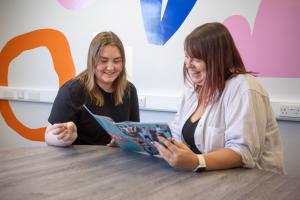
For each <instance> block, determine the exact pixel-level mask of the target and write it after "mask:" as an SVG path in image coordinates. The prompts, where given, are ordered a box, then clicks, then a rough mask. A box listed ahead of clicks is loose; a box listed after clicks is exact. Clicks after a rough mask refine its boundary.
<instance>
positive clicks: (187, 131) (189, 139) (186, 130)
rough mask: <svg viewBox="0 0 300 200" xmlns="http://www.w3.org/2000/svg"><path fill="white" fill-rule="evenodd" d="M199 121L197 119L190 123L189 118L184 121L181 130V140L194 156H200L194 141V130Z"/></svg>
mask: <svg viewBox="0 0 300 200" xmlns="http://www.w3.org/2000/svg"><path fill="white" fill-rule="evenodd" d="M199 120H200V119H198V120H197V121H195V122H192V121H191V117H190V118H189V119H188V120H186V122H185V124H184V126H183V128H182V136H183V139H184V140H185V142H186V144H187V145H188V146H189V147H190V149H191V150H192V151H193V152H194V153H196V154H201V152H200V151H199V149H198V148H197V147H196V145H195V139H194V135H195V130H196V127H197V124H198V122H199Z"/></svg>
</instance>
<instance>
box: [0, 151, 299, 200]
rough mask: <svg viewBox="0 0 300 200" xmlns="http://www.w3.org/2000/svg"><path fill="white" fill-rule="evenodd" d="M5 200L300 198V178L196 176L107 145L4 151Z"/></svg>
mask: <svg viewBox="0 0 300 200" xmlns="http://www.w3.org/2000/svg"><path fill="white" fill-rule="evenodd" d="M0 199H1V200H6V199H8V200H17V199H20V200H24V199H26V200H33V199H55V200H58V199H130V200H133V199H157V200H160V199H172V200H177V199H184V200H190V199H205V200H207V199H230V200H232V199H255V200H257V199H289V200H290V199H300V179H297V178H291V177H288V176H283V175H278V174H274V173H271V172H265V171H261V170H256V169H251V170H249V169H233V170H221V171H214V172H203V173H193V172H186V171H182V170H178V169H177V170H176V169H174V168H172V167H170V166H169V165H168V164H167V163H166V162H165V161H164V160H162V159H159V158H156V157H151V156H146V155H141V154H137V153H131V152H124V151H122V150H121V149H119V148H109V147H105V146H73V147H69V148H59V147H50V146H44V147H27V148H25V147H24V148H15V149H1V150H0Z"/></svg>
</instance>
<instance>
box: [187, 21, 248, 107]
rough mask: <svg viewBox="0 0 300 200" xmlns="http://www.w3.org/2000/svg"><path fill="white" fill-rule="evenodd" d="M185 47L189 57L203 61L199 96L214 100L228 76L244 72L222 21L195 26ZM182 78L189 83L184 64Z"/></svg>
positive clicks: (196, 87) (196, 88)
mask: <svg viewBox="0 0 300 200" xmlns="http://www.w3.org/2000/svg"><path fill="white" fill-rule="evenodd" d="M184 49H185V52H186V54H187V55H188V56H189V57H191V58H197V59H200V60H203V61H204V62H205V64H206V79H205V82H204V84H203V86H202V87H199V86H195V85H194V87H195V90H196V91H197V92H198V93H199V99H200V100H205V102H204V103H207V102H208V101H212V100H216V99H217V98H219V97H220V95H221V94H222V92H223V90H224V88H225V83H226V81H227V80H228V79H230V78H231V77H233V76H236V75H238V74H245V73H249V72H247V71H246V69H245V66H244V63H243V61H242V58H241V56H240V54H239V52H238V50H237V48H236V46H235V44H234V41H233V38H232V36H231V34H230V32H229V31H228V29H227V28H226V27H225V26H224V25H223V24H221V23H218V22H215V23H207V24H204V25H202V26H199V27H197V28H196V29H195V30H193V31H192V32H191V33H190V34H189V35H188V36H187V37H186V39H185V42H184ZM183 76H184V81H185V83H186V81H189V82H190V83H192V81H191V79H190V77H189V74H188V71H187V69H186V67H185V66H184V67H183Z"/></svg>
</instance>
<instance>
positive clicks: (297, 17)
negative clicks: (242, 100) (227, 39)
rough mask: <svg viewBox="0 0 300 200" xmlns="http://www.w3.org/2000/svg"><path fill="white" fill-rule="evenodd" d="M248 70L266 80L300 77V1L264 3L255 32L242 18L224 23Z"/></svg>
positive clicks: (276, 0) (271, 0)
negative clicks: (267, 78) (270, 78)
mask: <svg viewBox="0 0 300 200" xmlns="http://www.w3.org/2000/svg"><path fill="white" fill-rule="evenodd" d="M224 24H225V25H226V26H227V27H228V29H229V30H230V32H231V33H232V36H233V37H234V40H235V42H236V45H237V47H238V49H239V50H240V53H241V55H242V57H243V60H244V62H245V65H246V67H247V70H249V71H255V72H258V73H259V74H258V75H259V76H263V77H289V78H300V1H299V0H262V1H261V4H260V7H259V9H258V13H257V16H256V20H255V24H254V27H253V33H252V35H251V30H250V26H249V23H248V21H247V20H246V19H245V18H244V17H242V16H231V17H229V18H227V19H226V20H225V21H224Z"/></svg>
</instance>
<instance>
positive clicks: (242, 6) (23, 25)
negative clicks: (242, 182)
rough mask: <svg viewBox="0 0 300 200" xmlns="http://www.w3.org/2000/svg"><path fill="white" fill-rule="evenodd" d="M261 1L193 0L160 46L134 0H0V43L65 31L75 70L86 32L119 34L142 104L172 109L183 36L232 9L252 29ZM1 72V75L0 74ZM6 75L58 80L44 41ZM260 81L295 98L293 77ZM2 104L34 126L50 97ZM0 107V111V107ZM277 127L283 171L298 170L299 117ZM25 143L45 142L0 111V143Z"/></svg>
mask: <svg viewBox="0 0 300 200" xmlns="http://www.w3.org/2000/svg"><path fill="white" fill-rule="evenodd" d="M267 1H269V2H270V0H261V1H260V0H251V1H249V0H222V1H220V0H210V1H204V0H198V1H197V2H196V4H195V5H194V7H193V9H192V10H191V12H190V14H189V15H188V16H187V18H186V19H185V21H184V22H183V24H182V25H181V27H180V28H179V29H178V30H177V31H176V32H175V34H174V35H173V36H172V37H171V39H170V40H169V41H168V42H167V43H166V44H165V45H162V46H159V45H153V44H149V42H148V41H147V37H146V34H145V29H144V24H143V19H142V13H141V5H140V1H139V0H128V1H121V0H110V1H107V0H97V1H96V0H95V1H92V0H90V1H86V2H89V4H88V5H86V6H85V7H83V8H78V9H76V10H70V9H66V8H64V7H63V6H62V5H61V4H60V3H59V1H56V0H51V1H50V0H48V1H40V0H26V1H19V0H3V1H1V2H0V26H1V37H0V49H2V48H3V47H4V46H5V45H6V44H7V42H8V41H10V40H11V39H13V38H14V37H16V36H18V35H21V34H24V33H27V32H31V31H34V30H37V29H44V28H51V29H55V30H58V31H60V32H62V33H63V34H64V35H65V37H66V39H67V41H68V43H69V45H70V51H71V54H72V59H73V61H74V64H75V68H76V73H79V72H80V71H82V70H83V69H84V68H85V63H86V56H87V50H88V46H89V43H90V41H91V39H92V36H93V34H94V33H95V32H101V31H106V30H112V31H114V32H115V33H117V34H118V35H119V36H120V38H121V39H122V41H123V43H124V45H125V46H126V47H127V56H128V59H129V63H128V66H127V68H128V72H129V76H130V80H131V81H132V82H133V83H134V84H135V85H136V87H137V89H138V92H139V93H140V94H141V95H142V96H143V95H144V96H146V105H147V106H149V108H151V109H156V108H158V109H161V110H164V109H165V110H174V108H175V107H176V98H178V96H180V94H181V91H182V88H183V83H182V64H183V58H184V54H183V47H182V46H183V41H184V38H185V36H186V35H187V34H188V33H189V32H190V31H191V30H193V29H194V28H195V27H196V26H198V25H200V24H203V23H205V22H209V21H220V22H223V21H224V20H225V19H227V18H228V17H230V16H232V15H242V16H244V17H245V19H247V20H248V22H249V24H250V27H251V28H253V27H254V24H255V20H256V16H257V12H258V8H259V5H260V3H261V2H267ZM65 2H66V1H65ZM74 2H75V1H74ZM277 2H284V1H277ZM288 2H293V4H294V5H295V6H298V5H299V3H297V2H298V1H297V0H288ZM163 3H164V5H165V4H166V3H167V1H165V0H163ZM298 7H299V6H298ZM162 13H163V11H162ZM270 36H272V34H270ZM295 42H296V41H295ZM298 52H300V51H298ZM129 53H130V54H129ZM283 67H285V66H283ZM1 70H3V65H2V63H0V71H1ZM270 70H272V69H271V68H270ZM1 73H2V71H1ZM1 73H0V77H1V76H2V75H3V74H2V75H1ZM5 78H7V79H8V86H9V87H12V88H25V89H26V88H29V89H36V90H38V91H43V90H57V89H58V86H59V84H58V78H57V74H56V73H55V71H54V68H53V61H52V58H51V56H50V54H49V51H48V50H47V49H46V48H45V47H40V48H35V49H31V50H27V51H24V52H23V53H22V54H20V55H19V56H18V57H16V58H15V59H13V61H12V62H11V63H10V65H9V71H8V77H5ZM260 81H261V82H262V84H263V85H264V86H265V87H266V89H267V90H268V92H269V93H270V97H271V99H272V100H274V101H275V102H281V101H284V102H296V103H299V102H300V88H299V85H300V78H299V77H294V78H291V77H289V78H288V77H286V78H278V77H268V78H267V77H261V78H260ZM0 86H3V85H0ZM153 96H154V97H156V96H158V97H160V96H164V97H165V98H166V99H167V100H170V99H175V101H172V102H173V103H172V104H171V107H170V109H169V108H168V106H170V104H168V103H163V102H162V101H159V99H157V98H152V97H153ZM49 98H50V99H51V98H52V97H51V96H49ZM50 102H51V101H50ZM174 102H175V103H174ZM9 104H10V106H11V108H12V109H13V111H14V113H15V116H16V118H17V119H18V120H19V121H21V122H22V123H23V124H24V125H25V126H27V127H30V128H33V129H34V128H40V127H45V126H46V124H47V118H48V116H49V112H50V109H51V106H52V105H51V103H37V102H22V101H10V102H9ZM0 109H1V110H3V108H1V107H0ZM173 115H174V113H172V112H155V111H142V112H141V117H142V121H152V119H155V120H157V121H170V120H171V119H172V117H173ZM279 125H280V130H281V134H282V136H283V139H284V144H285V156H286V157H285V159H286V162H287V166H288V171H290V172H291V174H295V175H299V173H298V172H297V170H296V169H297V167H298V168H299V166H300V164H299V163H300V161H299V159H295V158H297V157H299V156H297V155H298V152H299V145H298V143H297V141H299V136H300V131H299V130H300V128H299V126H300V125H299V123H298V122H281V121H280V122H279ZM31 145H44V143H43V142H33V141H29V140H27V139H25V138H23V137H22V136H20V135H19V134H18V133H17V132H16V131H15V130H13V129H12V128H11V127H10V126H9V125H8V124H7V123H6V121H5V120H4V118H3V116H2V115H0V147H9V146H31Z"/></svg>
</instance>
